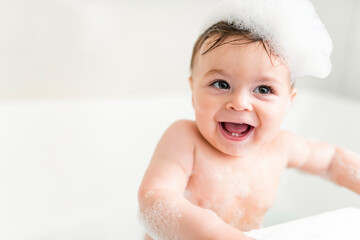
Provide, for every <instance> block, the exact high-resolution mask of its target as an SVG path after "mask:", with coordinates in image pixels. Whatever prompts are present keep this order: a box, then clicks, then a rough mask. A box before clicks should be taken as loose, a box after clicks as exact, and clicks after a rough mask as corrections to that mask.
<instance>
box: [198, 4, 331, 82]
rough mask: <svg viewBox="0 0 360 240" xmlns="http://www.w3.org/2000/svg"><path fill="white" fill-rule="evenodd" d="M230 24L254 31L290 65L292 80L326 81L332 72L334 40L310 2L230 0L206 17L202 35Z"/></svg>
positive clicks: (216, 7) (219, 5)
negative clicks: (310, 78) (212, 27)
mask: <svg viewBox="0 0 360 240" xmlns="http://www.w3.org/2000/svg"><path fill="white" fill-rule="evenodd" d="M220 21H226V22H228V23H232V24H234V25H235V26H236V27H237V28H238V29H244V30H250V32H252V33H253V34H254V35H256V36H258V37H260V38H262V39H263V40H264V41H265V42H267V43H268V44H269V47H270V48H271V50H272V51H273V52H274V53H275V54H276V55H278V56H280V58H282V60H283V61H284V62H285V63H286V64H287V66H288V67H289V69H290V72H291V77H292V79H296V78H300V77H303V76H306V75H312V76H315V77H318V78H325V77H326V76H327V75H328V74H329V73H330V71H331V61H330V55H331V52H332V49H333V44H332V41H331V38H330V36H329V34H328V32H327V30H326V28H325V26H324V24H323V23H322V22H321V20H320V19H319V17H318V15H317V13H316V12H315V9H314V6H313V5H312V3H311V2H310V1H309V0H227V1H222V2H220V3H219V4H218V5H216V6H215V7H214V8H213V9H212V10H211V11H210V12H209V13H208V14H207V16H206V18H205V20H204V24H203V27H202V29H201V33H203V32H204V31H205V30H206V29H207V28H209V27H211V26H212V25H213V24H215V23H217V22H220Z"/></svg>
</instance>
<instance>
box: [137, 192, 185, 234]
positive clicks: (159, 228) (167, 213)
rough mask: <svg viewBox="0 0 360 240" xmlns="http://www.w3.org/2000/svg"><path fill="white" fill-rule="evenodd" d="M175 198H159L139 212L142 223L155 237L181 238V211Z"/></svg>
mask: <svg viewBox="0 0 360 240" xmlns="http://www.w3.org/2000/svg"><path fill="white" fill-rule="evenodd" d="M178 199H179V197H177V198H176V199H175V200H171V201H170V200H168V199H157V200H156V201H155V202H154V204H153V205H152V206H150V207H148V208H146V209H145V210H144V211H143V212H142V213H140V214H139V218H140V223H141V224H142V225H143V227H144V228H145V230H146V232H147V234H149V235H150V236H151V237H152V238H153V239H157V240H167V239H174V240H178V239H179V228H180V224H179V219H180V218H181V213H180V211H179V210H178V209H177V208H176V204H177V201H178Z"/></svg>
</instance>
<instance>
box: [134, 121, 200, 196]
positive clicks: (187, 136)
mask: <svg viewBox="0 0 360 240" xmlns="http://www.w3.org/2000/svg"><path fill="white" fill-rule="evenodd" d="M195 131H196V125H195V123H193V122H192V121H189V120H179V121H176V122H174V123H172V124H171V125H170V126H169V127H168V128H167V130H166V131H165V133H164V134H163V135H162V137H161V139H160V140H159V142H158V144H157V146H156V148H155V151H154V153H153V156H152V158H151V161H150V164H149V166H148V168H147V170H146V172H145V175H144V177H143V181H142V184H141V187H140V190H139V194H140V195H139V196H143V194H144V193H145V192H146V191H148V190H149V189H163V190H169V191H172V192H177V193H182V192H183V191H184V189H185V187H186V185H187V180H188V176H189V175H190V173H191V171H192V168H193V162H194V149H195V144H194V140H193V137H192V136H194V134H195Z"/></svg>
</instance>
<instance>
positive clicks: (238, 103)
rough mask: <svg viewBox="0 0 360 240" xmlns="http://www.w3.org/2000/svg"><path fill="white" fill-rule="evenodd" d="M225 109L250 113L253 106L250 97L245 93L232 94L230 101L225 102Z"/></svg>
mask: <svg viewBox="0 0 360 240" xmlns="http://www.w3.org/2000/svg"><path fill="white" fill-rule="evenodd" d="M226 108H227V109H229V110H235V111H238V112H241V111H249V112H251V111H252V110H253V106H252V104H251V97H250V95H249V94H248V93H246V92H238V93H234V94H232V95H231V97H230V100H229V101H228V102H227V104H226Z"/></svg>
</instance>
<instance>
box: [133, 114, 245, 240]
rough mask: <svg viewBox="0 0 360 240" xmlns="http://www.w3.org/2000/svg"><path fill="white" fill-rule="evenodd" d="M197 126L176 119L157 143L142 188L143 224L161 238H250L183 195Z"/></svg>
mask: <svg viewBox="0 0 360 240" xmlns="http://www.w3.org/2000/svg"><path fill="white" fill-rule="evenodd" d="M194 127H195V126H194V124H192V123H191V122H189V121H178V122H176V123H174V124H173V125H172V126H170V127H169V129H168V130H167V131H166V132H165V134H164V135H163V137H162V138H161V140H160V142H159V144H158V146H157V147H156V150H155V153H154V155H153V157H152V160H151V162H150V165H149V166H148V169H147V170H146V173H145V175H144V178H143V181H142V183H141V186H140V189H139V192H138V200H139V208H140V220H141V222H142V225H143V226H144V227H145V230H146V232H147V233H148V234H149V235H150V236H151V237H152V238H154V239H157V240H167V239H171V240H180V239H187V240H191V239H194V240H195V239H237V240H241V239H247V237H246V236H245V235H244V234H243V233H242V232H240V231H238V230H236V229H235V228H233V227H231V226H229V225H227V224H226V223H225V222H223V221H222V219H221V218H219V217H218V216H217V215H216V214H215V213H213V212H212V211H210V210H207V209H203V208H200V207H198V206H196V205H194V204H192V203H191V202H190V201H188V200H187V199H186V198H184V196H183V193H184V190H185V189H186V186H187V182H188V176H189V175H190V173H191V171H192V167H193V156H194V151H195V147H194V146H195V144H194V142H193V141H194V139H195V136H194V133H195V131H194Z"/></svg>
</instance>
